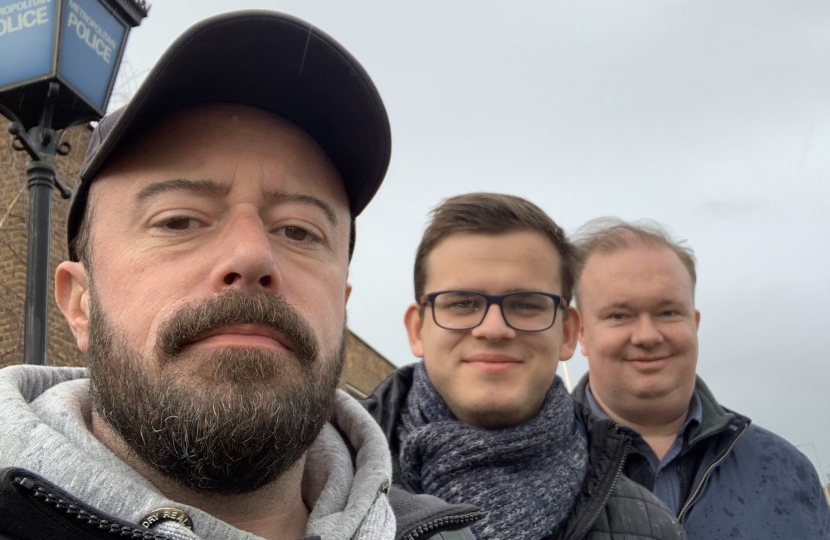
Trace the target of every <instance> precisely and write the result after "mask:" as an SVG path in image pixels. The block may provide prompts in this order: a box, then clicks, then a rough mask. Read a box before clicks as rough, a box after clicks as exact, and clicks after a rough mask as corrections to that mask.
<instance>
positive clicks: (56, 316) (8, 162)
mask: <svg viewBox="0 0 830 540" xmlns="http://www.w3.org/2000/svg"><path fill="white" fill-rule="evenodd" d="M7 126H8V123H7V121H6V120H5V119H4V118H3V117H1V116H0V299H2V300H0V367H4V366H8V365H11V364H21V363H23V329H24V308H23V306H24V301H25V297H26V252H27V236H28V229H27V219H28V216H29V193H28V190H27V189H26V161H27V155H26V154H25V153H24V152H17V151H13V150H12V148H11V136H9V135H8V134H7V133H8V131H7ZM90 135H91V131H90V129H89V128H88V127H87V126H78V127H75V128H72V129H71V130H69V131H68V132H67V133H66V135H65V136H64V138H63V140H65V141H67V142H69V143H70V144H71V145H72V151H71V152H70V154H69V155H68V156H59V157H58V177H59V178H60V179H61V180H62V181H63V182H64V183H65V184H66V185H68V186H70V187H71V186H72V185H73V184H74V182H75V178H76V177H77V174H78V171H79V169H80V166H81V163H82V161H83V156H84V153H85V152H86V147H87V145H88V144H89V137H90ZM68 211H69V201H66V200H63V199H61V198H60V195H59V194H58V192H57V191H55V192H54V193H53V195H52V230H51V243H50V270H49V276H50V282H49V331H48V339H49V344H48V349H47V361H48V362H49V364H50V365H54V366H80V365H84V358H83V355H81V353H80V351H78V348H77V347H76V345H75V339H74V338H73V336H72V333H71V332H70V331H69V327H68V325H67V324H66V321H65V320H64V318H63V315H62V314H61V312H60V310H59V309H58V307H57V305H56V304H55V300H54V294H55V293H54V282H53V279H51V277H52V276H54V274H55V268H56V267H57V265H58V264H59V263H60V262H61V261H64V260H66V259H67V258H68V254H67V247H66V217H67V213H68ZM394 369H395V367H394V366H393V365H392V364H391V363H390V362H389V361H388V360H386V359H385V358H383V357H382V356H381V355H380V354H378V353H377V352H376V351H375V350H374V349H372V347H370V346H369V345H368V344H367V343H366V342H364V341H363V340H362V339H360V338H359V337H357V336H355V335H354V334H351V333H350V335H349V339H348V343H347V350H346V366H345V369H344V373H343V379H342V381H341V387H342V388H343V389H344V390H347V391H349V392H350V393H351V394H352V395H355V396H360V395H362V394H368V393H369V392H371V391H372V389H374V387H375V386H377V384H378V383H379V382H380V381H382V380H383V379H384V378H385V377H386V376H387V375H388V374H389V373H391V372H392V371H393V370H394Z"/></svg>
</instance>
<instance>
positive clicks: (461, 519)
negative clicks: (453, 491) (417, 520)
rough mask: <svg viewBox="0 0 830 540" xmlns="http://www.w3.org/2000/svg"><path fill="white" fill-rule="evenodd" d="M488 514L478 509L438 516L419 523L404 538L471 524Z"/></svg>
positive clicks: (414, 539)
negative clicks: (465, 512) (453, 514)
mask: <svg viewBox="0 0 830 540" xmlns="http://www.w3.org/2000/svg"><path fill="white" fill-rule="evenodd" d="M486 515H487V513H486V512H481V511H477V512H469V513H467V514H460V515H455V516H446V517H441V518H437V519H434V520H432V521H430V522H427V523H424V524H422V525H418V527H417V528H416V529H415V530H413V531H412V532H410V533H409V534H407V535H406V536H404V537H403V538H402V540H416V539H417V538H421V536H422V535H424V534H427V533H430V532H431V531H435V530H437V529H440V528H443V527H447V526H450V525H471V524H473V523H475V522H476V521H478V520H479V519H481V518H483V517H484V516H486Z"/></svg>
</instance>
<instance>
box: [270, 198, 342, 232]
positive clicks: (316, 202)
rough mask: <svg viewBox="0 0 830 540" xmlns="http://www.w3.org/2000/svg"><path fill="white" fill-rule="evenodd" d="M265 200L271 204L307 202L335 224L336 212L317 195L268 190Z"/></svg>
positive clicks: (334, 225)
mask: <svg viewBox="0 0 830 540" xmlns="http://www.w3.org/2000/svg"><path fill="white" fill-rule="evenodd" d="M265 200H266V201H268V202H269V203H272V204H280V203H292V202H295V203H301V204H309V205H311V206H316V207H317V208H319V209H320V210H322V211H323V213H324V214H325V215H326V219H327V220H328V221H329V223H330V224H331V225H332V226H333V227H336V226H337V214H335V213H334V209H333V208H332V207H331V205H330V204H328V203H327V202H325V201H322V200H320V199H318V198H317V197H313V196H311V195H305V194H303V193H286V192H284V191H268V192H266V193H265Z"/></svg>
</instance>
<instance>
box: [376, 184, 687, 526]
mask: <svg viewBox="0 0 830 540" xmlns="http://www.w3.org/2000/svg"><path fill="white" fill-rule="evenodd" d="M573 267H574V249H573V246H572V245H571V244H570V243H569V242H568V241H567V240H566V238H565V235H564V232H563V231H562V229H561V228H560V227H559V226H557V225H556V224H555V223H554V222H553V220H551V219H550V217H548V216H547V215H546V214H545V213H544V212H543V211H542V210H541V209H539V208H538V207H537V206H536V205H534V204H532V203H530V202H529V201H526V200H524V199H520V198H518V197H512V196H508V195H499V194H490V193H474V194H468V195H461V196H457V197H453V198H450V199H448V200H446V201H444V202H443V203H442V204H441V205H439V206H438V207H437V208H436V209H435V210H434V211H433V219H432V222H431V223H430V224H429V226H428V227H427V230H426V232H425V233H424V237H423V239H422V241H421V245H420V247H419V248H418V252H417V255H416V259H415V298H416V302H414V303H413V304H412V305H410V306H409V308H407V310H406V314H405V316H404V322H405V324H406V328H407V332H408V335H409V342H410V346H411V348H412V352H413V353H414V354H415V355H416V356H418V357H421V358H423V361H422V362H420V363H417V364H415V365H412V366H407V367H404V368H401V369H399V370H398V371H396V372H395V373H394V374H393V375H392V376H390V377H389V378H388V379H387V380H386V381H384V382H383V383H382V384H381V385H380V386H379V387H378V388H377V390H376V391H375V392H374V394H373V395H372V396H370V397H369V398H368V399H367V400H366V401H365V402H364V404H365V406H366V407H367V409H368V410H369V412H370V413H371V414H372V415H373V416H374V417H375V419H376V420H377V421H378V423H379V424H380V425H381V428H382V429H383V431H384V433H385V434H386V437H387V439H388V441H389V445H390V448H391V451H392V461H393V481H394V482H395V483H396V484H398V485H400V486H402V487H404V488H405V489H407V490H409V491H411V492H415V493H425V494H429V495H434V496H437V497H439V498H442V499H444V500H446V501H448V502H455V503H466V504H473V505H475V506H478V507H479V508H482V509H483V510H485V511H487V512H488V516H487V517H486V518H485V519H483V520H481V521H479V522H477V523H475V524H474V525H473V526H472V529H473V532H474V533H475V535H476V538H479V539H493V540H496V539H498V540H507V539H520V538H521V539H528V540H533V539H543V538H545V539H547V538H557V539H558V538H562V539H569V540H570V539H581V538H592V539H593V538H605V537H608V536H609V535H610V534H631V535H632V537H636V538H640V539H647V538H660V539H667V538H684V534H683V532H682V530H681V529H680V527H679V525H678V523H677V521H676V520H675V519H674V518H673V517H672V516H671V514H669V512H668V511H667V510H666V508H665V507H664V506H663V505H662V504H661V503H660V502H659V500H657V499H656V498H655V497H654V496H652V494H651V493H649V492H648V491H647V490H645V489H643V488H642V487H641V486H638V485H636V484H635V483H633V482H631V481H630V480H628V479H626V478H625V477H624V476H622V475H621V466H622V463H623V461H624V459H625V454H626V451H627V447H628V444H629V441H628V438H627V437H626V436H625V435H623V434H622V433H621V432H620V431H619V429H617V428H616V426H615V424H614V423H613V422H611V421H608V420H597V419H595V418H593V417H592V416H591V415H590V413H589V412H588V411H587V410H586V409H584V408H582V407H579V408H578V409H577V410H576V411H575V409H574V405H573V402H572V401H571V398H570V396H569V395H568V392H567V390H566V389H565V387H564V385H563V383H562V380H561V379H559V378H558V377H556V367H557V364H558V362H559V361H560V360H567V359H569V358H570V357H571V355H572V354H573V352H574V349H575V347H576V343H577V331H578V329H579V315H578V314H577V312H576V311H575V310H573V308H571V307H569V302H570V300H571V294H572V289H573V281H574V278H573V276H574V271H573ZM575 412H576V414H575Z"/></svg>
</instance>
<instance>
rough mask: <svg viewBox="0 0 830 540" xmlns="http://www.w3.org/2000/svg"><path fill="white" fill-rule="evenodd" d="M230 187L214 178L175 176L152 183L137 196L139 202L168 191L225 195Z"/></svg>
mask: <svg viewBox="0 0 830 540" xmlns="http://www.w3.org/2000/svg"><path fill="white" fill-rule="evenodd" d="M230 189H231V188H230V186H228V185H225V184H220V183H219V182H216V181H214V180H186V179H184V178H175V179H173V180H163V181H161V182H155V183H153V184H150V185H149V186H147V187H145V188H144V189H142V190H141V191H139V192H138V195H136V196H135V198H136V200H137V201H138V202H142V201H146V200H147V199H150V198H152V197H154V196H156V195H158V194H160V193H168V192H171V191H190V192H192V193H203V194H206V195H219V196H224V195H227V194H228V193H229V192H230Z"/></svg>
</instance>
